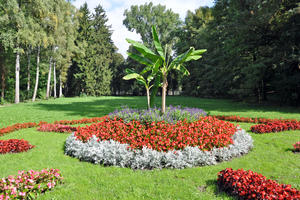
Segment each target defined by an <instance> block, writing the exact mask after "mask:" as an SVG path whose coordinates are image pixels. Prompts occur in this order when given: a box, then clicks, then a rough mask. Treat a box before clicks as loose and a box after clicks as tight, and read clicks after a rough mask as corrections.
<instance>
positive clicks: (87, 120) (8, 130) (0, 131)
mask: <svg viewBox="0 0 300 200" xmlns="http://www.w3.org/2000/svg"><path fill="white" fill-rule="evenodd" d="M106 118H107V116H104V117H94V118H83V119H79V120H61V121H55V122H54V124H63V125H68V124H69V125H70V124H89V123H96V122H99V121H102V120H104V119H106ZM43 124H48V123H47V122H44V121H40V122H39V123H38V124H36V123H35V122H28V123H23V124H20V123H17V124H14V125H12V126H7V127H4V128H1V129H0V137H1V136H3V135H4V134H7V133H11V132H14V131H16V130H19V129H24V128H33V127H37V126H41V125H43Z"/></svg>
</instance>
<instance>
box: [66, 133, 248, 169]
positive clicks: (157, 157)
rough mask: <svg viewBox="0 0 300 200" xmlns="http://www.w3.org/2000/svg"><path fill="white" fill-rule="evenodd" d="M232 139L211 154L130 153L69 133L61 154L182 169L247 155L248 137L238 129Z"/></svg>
mask: <svg viewBox="0 0 300 200" xmlns="http://www.w3.org/2000/svg"><path fill="white" fill-rule="evenodd" d="M232 139H233V144H232V145H229V146H228V147H224V148H214V149H212V150H211V151H202V150H200V149H199V148H198V147H186V148H185V149H183V150H172V151H168V152H161V151H156V150H153V149H149V148H147V147H144V148H143V149H141V150H132V149H130V148H129V145H128V144H121V143H119V142H116V141H114V140H109V141H97V140H98V139H97V138H96V137H95V136H93V137H92V138H91V139H90V140H89V141H88V142H86V143H83V142H82V141H80V140H78V139H76V137H75V136H74V133H73V134H72V135H70V136H69V137H68V138H67V140H66V144H65V154H66V155H69V156H72V157H75V158H78V159H80V160H81V161H87V162H91V163H95V164H103V165H114V166H120V167H129V168H132V169H153V168H159V169H161V168H176V169H183V168H187V167H193V166H204V165H215V164H217V163H218V162H222V161H228V160H231V159H232V158H234V157H239V156H242V155H244V154H247V153H248V152H249V151H250V150H251V149H252V148H253V140H252V137H251V136H250V135H249V134H248V133H246V131H245V130H243V129H240V128H238V130H237V131H236V132H235V134H234V135H233V136H232Z"/></svg>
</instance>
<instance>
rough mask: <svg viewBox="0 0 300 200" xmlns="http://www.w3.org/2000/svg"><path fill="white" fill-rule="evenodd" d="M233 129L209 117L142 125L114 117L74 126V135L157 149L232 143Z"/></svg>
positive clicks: (204, 147)
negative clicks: (189, 121) (78, 126)
mask: <svg viewBox="0 0 300 200" xmlns="http://www.w3.org/2000/svg"><path fill="white" fill-rule="evenodd" d="M235 131H236V128H235V126H234V125H233V124H231V123H229V122H225V121H221V120H218V119H216V118H213V117H204V118H201V119H200V120H199V121H195V122H192V123H187V122H185V121H183V122H180V121H179V122H178V123H176V124H168V123H165V122H152V123H151V124H146V125H145V124H141V123H140V122H139V121H131V122H128V123H125V122H124V121H123V120H122V119H120V120H117V119H116V118H115V119H106V120H104V121H102V122H100V123H97V124H92V125H90V126H86V127H82V128H78V130H77V132H75V136H76V137H77V138H78V139H80V140H82V141H83V142H86V141H88V140H89V139H90V138H91V137H92V136H93V135H95V136H96V137H97V138H99V140H111V139H112V140H115V141H118V142H120V143H123V144H124V143H126V144H129V145H130V147H131V148H133V149H141V148H143V147H144V146H145V147H148V148H151V149H155V150H157V151H168V150H173V149H176V150H178V149H184V148H185V147H187V146H198V147H199V148H200V149H202V150H211V149H212V148H213V147H225V146H228V145H229V144H232V139H231V136H232V135H233V134H234V133H235Z"/></svg>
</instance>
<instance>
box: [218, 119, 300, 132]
mask: <svg viewBox="0 0 300 200" xmlns="http://www.w3.org/2000/svg"><path fill="white" fill-rule="evenodd" d="M215 117H216V118H218V119H220V120H226V121H234V122H246V123H259V124H258V125H254V126H251V128H250V129H251V131H252V132H253V133H271V132H280V131H287V130H300V121H297V120H294V119H265V118H249V117H239V116H215Z"/></svg>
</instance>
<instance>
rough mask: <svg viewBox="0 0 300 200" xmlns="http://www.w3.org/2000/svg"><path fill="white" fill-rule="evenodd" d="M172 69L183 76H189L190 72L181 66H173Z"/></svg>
mask: <svg viewBox="0 0 300 200" xmlns="http://www.w3.org/2000/svg"><path fill="white" fill-rule="evenodd" d="M173 69H175V70H178V71H180V72H181V73H182V74H183V75H190V72H189V71H188V70H187V68H185V67H184V66H183V65H175V67H174V68H173Z"/></svg>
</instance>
